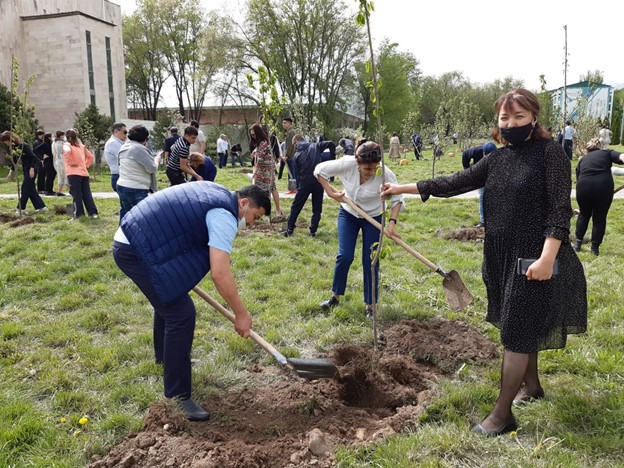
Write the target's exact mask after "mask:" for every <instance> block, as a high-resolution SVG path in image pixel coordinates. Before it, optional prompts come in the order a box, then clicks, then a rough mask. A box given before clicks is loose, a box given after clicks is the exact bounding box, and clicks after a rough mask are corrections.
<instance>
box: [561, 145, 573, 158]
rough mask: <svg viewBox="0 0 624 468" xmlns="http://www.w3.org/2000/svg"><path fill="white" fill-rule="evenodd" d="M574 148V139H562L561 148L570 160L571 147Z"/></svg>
mask: <svg viewBox="0 0 624 468" xmlns="http://www.w3.org/2000/svg"><path fill="white" fill-rule="evenodd" d="M573 148H574V140H563V150H564V151H565V153H566V154H567V155H568V159H569V160H570V161H572V149H573Z"/></svg>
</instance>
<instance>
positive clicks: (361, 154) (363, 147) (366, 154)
mask: <svg viewBox="0 0 624 468" xmlns="http://www.w3.org/2000/svg"><path fill="white" fill-rule="evenodd" d="M358 143H359V144H358V147H357V149H356V150H355V159H356V160H357V162H358V164H371V163H378V162H379V161H381V147H380V146H379V145H378V144H377V143H375V142H374V141H368V140H364V141H360V142H358Z"/></svg>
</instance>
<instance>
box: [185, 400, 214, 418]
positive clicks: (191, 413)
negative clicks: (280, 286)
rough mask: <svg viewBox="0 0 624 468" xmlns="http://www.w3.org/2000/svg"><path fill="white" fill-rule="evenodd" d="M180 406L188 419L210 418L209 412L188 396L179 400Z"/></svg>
mask: <svg viewBox="0 0 624 468" xmlns="http://www.w3.org/2000/svg"><path fill="white" fill-rule="evenodd" d="M180 408H182V411H184V414H185V415H186V417H187V418H188V419H189V421H208V420H209V419H210V413H209V412H208V411H205V410H204V409H203V408H202V407H201V406H199V405H198V404H197V403H195V402H194V401H193V400H191V399H190V398H187V399H186V400H180Z"/></svg>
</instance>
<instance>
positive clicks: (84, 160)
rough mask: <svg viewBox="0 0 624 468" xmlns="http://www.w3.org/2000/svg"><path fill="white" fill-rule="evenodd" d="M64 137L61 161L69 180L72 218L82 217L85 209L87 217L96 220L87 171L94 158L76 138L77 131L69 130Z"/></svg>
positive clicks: (96, 213) (95, 208) (95, 209)
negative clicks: (72, 203)
mask: <svg viewBox="0 0 624 468" xmlns="http://www.w3.org/2000/svg"><path fill="white" fill-rule="evenodd" d="M65 136H66V137H67V141H66V142H65V143H64V144H63V160H64V162H65V172H66V173H67V179H68V180H69V193H70V194H71V196H72V198H73V202H74V218H80V217H81V216H84V214H85V210H84V209H85V208H86V209H87V213H89V216H91V217H92V218H97V217H98V210H97V207H96V206H95V202H94V201H93V195H92V194H91V186H90V185H89V171H88V170H87V168H88V167H89V166H91V164H92V163H93V161H94V159H95V158H94V157H93V154H92V153H91V151H89V150H88V149H87V148H86V147H85V145H83V144H82V142H81V141H80V139H79V138H78V130H76V129H74V128H70V129H68V130H67V131H66V132H65ZM83 204H84V207H83Z"/></svg>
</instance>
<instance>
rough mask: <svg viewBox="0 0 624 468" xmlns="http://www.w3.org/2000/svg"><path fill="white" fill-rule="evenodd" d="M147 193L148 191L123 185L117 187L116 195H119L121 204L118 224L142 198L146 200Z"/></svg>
mask: <svg viewBox="0 0 624 468" xmlns="http://www.w3.org/2000/svg"><path fill="white" fill-rule="evenodd" d="M148 193H149V190H147V189H135V188H129V187H124V186H123V185H118V186H117V195H119V203H120V204H121V209H120V210H119V222H120V223H121V220H122V219H123V217H124V215H125V214H126V213H127V212H128V211H130V210H131V209H132V207H133V206H134V205H136V204H137V203H139V202H140V201H141V200H143V199H144V198H147V194H148Z"/></svg>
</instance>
